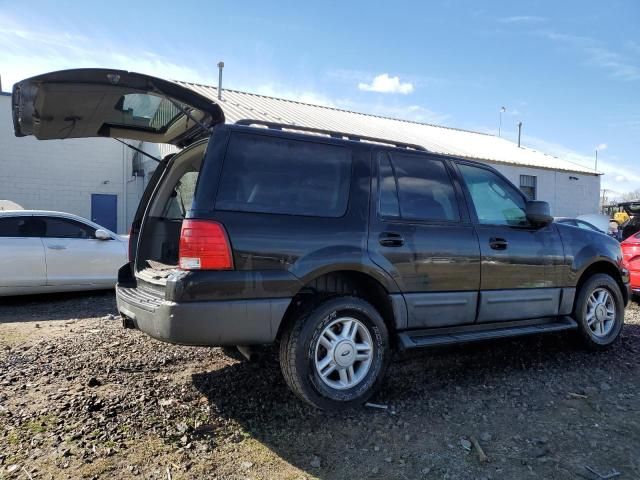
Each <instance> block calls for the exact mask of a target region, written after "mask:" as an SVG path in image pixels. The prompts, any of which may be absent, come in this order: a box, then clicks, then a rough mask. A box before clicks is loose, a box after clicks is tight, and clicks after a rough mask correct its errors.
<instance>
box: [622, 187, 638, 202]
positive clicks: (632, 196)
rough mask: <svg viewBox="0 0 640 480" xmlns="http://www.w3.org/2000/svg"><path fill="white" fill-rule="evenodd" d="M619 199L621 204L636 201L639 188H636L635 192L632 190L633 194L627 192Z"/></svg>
mask: <svg viewBox="0 0 640 480" xmlns="http://www.w3.org/2000/svg"><path fill="white" fill-rule="evenodd" d="M620 199H621V200H622V201H623V202H629V201H631V200H638V199H640V188H637V189H636V190H634V191H633V192H627V193H623V194H622V195H621V196H620Z"/></svg>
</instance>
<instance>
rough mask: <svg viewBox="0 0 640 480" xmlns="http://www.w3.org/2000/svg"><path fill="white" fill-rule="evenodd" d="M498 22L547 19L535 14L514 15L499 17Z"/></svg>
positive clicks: (525, 21) (539, 21)
mask: <svg viewBox="0 0 640 480" xmlns="http://www.w3.org/2000/svg"><path fill="white" fill-rule="evenodd" d="M498 21H499V22H500V23H542V22H546V21H547V19H546V18H544V17H538V16H536V15H515V16H513V17H504V18H499V19H498Z"/></svg>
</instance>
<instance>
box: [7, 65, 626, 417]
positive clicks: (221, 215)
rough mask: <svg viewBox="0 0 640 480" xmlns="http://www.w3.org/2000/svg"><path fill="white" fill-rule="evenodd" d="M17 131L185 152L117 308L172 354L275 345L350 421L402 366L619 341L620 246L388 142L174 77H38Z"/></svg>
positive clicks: (149, 207) (17, 102) (492, 173)
mask: <svg viewBox="0 0 640 480" xmlns="http://www.w3.org/2000/svg"><path fill="white" fill-rule="evenodd" d="M13 108H14V119H15V129H16V134H17V135H29V134H33V135H35V136H36V137H37V138H40V139H47V138H72V137H87V136H107V137H109V136H111V137H119V138H123V137H124V138H130V139H137V140H145V141H158V142H164V143H172V144H174V145H177V146H179V147H183V148H182V150H181V151H180V152H179V153H177V154H175V155H173V156H170V157H168V158H165V159H163V160H162V161H160V163H159V165H158V168H157V169H156V171H155V174H154V176H153V178H152V179H151V181H150V184H149V187H148V188H147V190H146V192H145V194H144V198H143V200H142V202H141V204H140V207H139V208H138V212H137V215H136V218H135V221H134V223H133V226H132V231H131V241H130V259H131V262H130V263H129V264H127V265H125V266H124V267H122V268H121V270H120V272H119V280H118V286H117V301H118V308H119V310H120V312H121V314H122V316H123V318H124V323H125V325H127V326H131V327H136V328H139V329H140V330H142V331H144V332H146V333H148V334H149V335H151V336H153V337H155V338H158V339H160V340H164V341H168V342H173V343H180V344H188V345H211V346H215V345H217V346H226V345H240V346H242V347H243V348H244V351H245V352H246V350H247V347H250V346H254V345H261V344H270V343H274V342H278V343H279V349H280V361H281V366H282V371H283V374H284V377H285V379H286V381H287V383H288V384H289V386H290V387H291V389H292V390H293V391H294V392H295V393H296V394H297V395H298V396H299V397H300V398H302V399H304V400H306V401H308V402H309V403H311V404H313V405H316V406H318V407H320V408H341V407H347V406H351V405H354V404H359V403H362V402H364V401H365V400H366V399H368V398H369V397H370V396H371V395H372V394H373V393H374V392H375V391H376V389H377V388H378V387H379V386H380V384H381V383H382V381H383V376H384V372H385V369H386V367H387V364H388V362H389V359H390V357H391V351H392V349H394V348H398V349H412V348H420V347H430V346H438V345H445V344H455V343H460V342H468V341H474V340H482V339H489V338H499V337H500V338H503V337H510V336H517V335H527V334H535V333H542V332H557V331H561V330H575V331H576V333H577V334H579V336H580V337H581V338H582V340H583V341H584V342H585V343H586V344H587V345H588V346H589V347H592V348H603V347H607V346H609V345H611V344H612V343H613V342H614V341H615V340H616V339H617V338H618V336H619V334H620V331H621V329H622V325H623V321H624V308H625V305H626V303H627V301H628V297H629V294H628V273H627V272H626V271H625V270H624V269H623V268H622V266H621V260H622V254H621V251H620V246H619V244H618V242H616V241H615V240H613V239H611V238H609V237H607V236H606V235H603V234H600V233H597V232H591V231H586V230H582V229H578V228H575V227H571V226H567V225H561V224H554V223H552V217H551V216H550V215H549V206H548V205H547V204H546V203H544V202H532V201H527V200H526V198H525V196H524V195H523V194H522V193H521V192H520V191H519V190H518V189H517V188H516V187H515V186H513V185H512V184H511V183H510V182H509V181H508V180H507V179H506V178H504V177H503V176H502V175H501V174H500V173H498V172H497V171H496V170H494V169H492V168H491V167H488V166H487V165H484V164H481V163H476V162H471V161H468V160H464V159H459V158H452V157H447V156H442V155H436V154H432V153H429V152H426V151H424V150H423V149H422V148H420V147H418V146H412V145H406V144H398V143H395V142H391V141H389V139H371V138H363V137H360V138H353V137H350V136H349V135H347V134H342V133H336V132H323V131H309V130H310V129H307V131H306V133H301V132H295V131H291V130H299V128H298V127H293V126H290V125H276V124H265V123H264V122H260V121H252V120H247V121H244V122H241V123H242V124H241V125H238V124H236V125H225V124H224V115H223V113H222V110H221V109H220V107H219V106H218V105H216V104H215V103H213V102H211V101H210V100H209V99H207V98H205V97H202V96H200V95H198V94H197V93H195V92H193V91H190V90H188V89H186V88H183V87H181V86H179V85H176V84H174V83H172V82H167V81H163V80H160V79H156V78H152V77H147V76H144V75H139V74H133V73H128V72H123V71H114V70H95V69H92V70H75V71H64V72H56V73H51V74H46V75H42V76H39V77H34V78H31V79H28V80H25V81H23V82H20V83H19V84H17V85H16V86H15V88H14V92H13Z"/></svg>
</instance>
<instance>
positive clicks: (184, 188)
mask: <svg viewBox="0 0 640 480" xmlns="http://www.w3.org/2000/svg"><path fill="white" fill-rule="evenodd" d="M198 174H199V172H196V171H191V172H186V173H185V174H184V175H183V176H182V177H181V178H180V180H179V181H178V183H177V184H176V186H175V187H174V189H173V192H172V193H171V196H170V197H169V200H168V201H167V204H166V205H165V207H164V212H163V217H164V218H167V219H170V220H182V219H183V218H184V217H185V216H186V214H187V212H188V211H189V210H191V205H192V204H193V197H194V194H195V191H196V183H197V182H198Z"/></svg>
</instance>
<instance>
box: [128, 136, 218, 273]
mask: <svg viewBox="0 0 640 480" xmlns="http://www.w3.org/2000/svg"><path fill="white" fill-rule="evenodd" d="M206 145H207V142H206V141H203V142H201V143H198V144H194V145H192V146H190V147H189V148H187V149H185V150H183V151H181V152H179V153H177V154H176V156H175V157H174V158H173V159H172V161H171V164H170V167H169V169H168V170H167V171H166V172H165V173H164V175H163V177H162V179H161V181H160V183H159V184H158V186H157V190H156V192H155V193H154V195H153V197H152V198H151V200H150V203H149V206H148V207H147V208H148V213H147V215H145V220H144V223H143V224H142V226H141V229H140V237H139V242H140V243H139V244H138V250H137V254H136V274H137V276H138V277H139V278H141V279H142V280H145V281H148V282H150V283H156V284H158V283H159V284H164V283H165V282H166V278H167V277H168V276H169V274H170V273H171V271H172V270H174V269H175V268H176V267H177V266H178V247H179V244H180V229H181V228H182V220H183V219H184V217H185V215H186V213H187V212H188V211H189V210H190V209H191V204H192V203H193V196H194V192H195V187H196V182H197V180H198V174H199V172H200V166H201V164H202V159H203V156H204V152H205V149H206Z"/></svg>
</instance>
